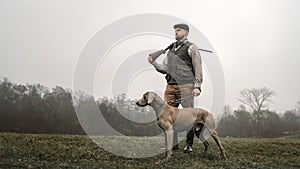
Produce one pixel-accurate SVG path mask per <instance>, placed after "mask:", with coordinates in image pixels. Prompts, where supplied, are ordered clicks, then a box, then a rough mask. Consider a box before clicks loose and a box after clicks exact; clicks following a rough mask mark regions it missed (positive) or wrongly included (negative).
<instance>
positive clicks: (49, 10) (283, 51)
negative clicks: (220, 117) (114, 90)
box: [0, 0, 300, 112]
mask: <svg viewBox="0 0 300 169" xmlns="http://www.w3.org/2000/svg"><path fill="white" fill-rule="evenodd" d="M141 13H160V14H168V15H172V16H176V17H179V18H182V19H184V20H186V21H188V22H189V23H192V24H193V25H194V26H196V27H197V28H198V29H199V30H200V31H201V32H202V33H203V34H204V35H205V36H206V38H207V39H208V40H209V41H210V43H211V44H212V46H213V47H214V49H215V51H216V52H217V54H218V57H219V59H220V61H221V64H222V66H223V70H224V75H225V81H226V98H225V103H226V104H229V105H230V106H231V107H232V108H237V107H238V105H239V102H238V101H237V97H238V95H239V91H240V90H242V89H244V88H252V87H263V86H266V87H268V88H270V89H271V90H273V91H274V92H275V93H276V96H275V97H274V98H273V101H274V103H273V104H271V105H270V109H271V110H276V111H279V112H280V111H284V110H287V109H291V108H293V107H294V106H295V104H296V102H297V101H300V79H299V73H300V67H299V65H298V64H299V63H300V48H299V44H300V1H298V0H285V1H284V0H273V1H271V0H260V1H259V0H247V1H246V0H228V1H214V0H211V1H196V0H194V1H175V0H172V1H157V0H152V1H132V0H126V1H117V0H115V1H75V0H72V1H71V0H69V1H64V0H56V1H55V0H51V1H50V0H45V1H37V0H35V1H29V0H28V1H21V0H19V1H17V0H16V1H11V0H2V1H1V2H0V21H1V22H0V44H1V45H0V76H2V77H8V78H9V79H10V80H11V81H12V82H16V83H41V84H43V85H46V86H48V87H53V86H55V85H59V86H64V87H67V88H71V87H72V78H73V72H74V69H75V65H76V61H77V58H78V57H79V55H80V52H81V51H82V49H83V47H84V45H85V44H86V42H87V41H88V40H89V39H90V38H91V37H92V36H93V35H94V34H95V33H96V32H97V31H99V30H100V29H101V28H103V27H104V26H106V25H108V24H109V23H112V22H113V21H116V20H118V19H120V18H123V17H126V16H130V15H134V14H141ZM162 47H164V46H162ZM152 73H153V72H152ZM157 77H158V78H161V79H162V77H161V76H159V75H158V76H157ZM204 78H205V77H204ZM163 83H164V81H163V80H162V81H161V83H160V84H159V85H157V83H154V84H153V85H154V86H156V87H162V90H164V88H163V87H164V85H165V84H163ZM204 83H205V84H203V85H204V86H207V88H209V86H208V84H209V81H206V79H204ZM204 93H205V88H204V89H203V95H204V96H205V94H204ZM101 95H105V92H104V93H100V94H99V96H101ZM204 96H203V97H204ZM200 97H201V96H200ZM201 99H205V98H201Z"/></svg>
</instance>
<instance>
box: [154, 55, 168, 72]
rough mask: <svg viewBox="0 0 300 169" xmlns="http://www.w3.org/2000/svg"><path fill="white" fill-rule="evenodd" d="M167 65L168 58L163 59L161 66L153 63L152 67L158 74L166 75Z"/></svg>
mask: <svg viewBox="0 0 300 169" xmlns="http://www.w3.org/2000/svg"><path fill="white" fill-rule="evenodd" d="M167 64H168V57H165V58H164V60H163V62H162V63H161V64H160V63H157V62H154V64H153V66H154V68H155V69H156V70H157V71H158V72H160V73H162V74H166V73H167V72H168V67H167Z"/></svg>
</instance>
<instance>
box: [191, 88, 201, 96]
mask: <svg viewBox="0 0 300 169" xmlns="http://www.w3.org/2000/svg"><path fill="white" fill-rule="evenodd" d="M200 93H201V91H200V90H199V89H198V88H195V89H194V90H193V92H192V94H193V95H194V96H199V95H200Z"/></svg>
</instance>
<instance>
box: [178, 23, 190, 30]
mask: <svg viewBox="0 0 300 169" xmlns="http://www.w3.org/2000/svg"><path fill="white" fill-rule="evenodd" d="M176 28H181V29H184V30H187V31H189V29H190V28H189V26H188V25H187V24H184V23H180V24H176V25H174V29H176Z"/></svg>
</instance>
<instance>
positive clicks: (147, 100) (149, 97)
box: [136, 92, 156, 107]
mask: <svg viewBox="0 0 300 169" xmlns="http://www.w3.org/2000/svg"><path fill="white" fill-rule="evenodd" d="M155 97H156V93H154V92H146V93H145V94H143V97H142V98H141V99H140V100H138V101H137V102H136V104H137V105H138V106H140V107H145V106H147V105H151V103H152V102H153V100H154V98H155Z"/></svg>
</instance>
